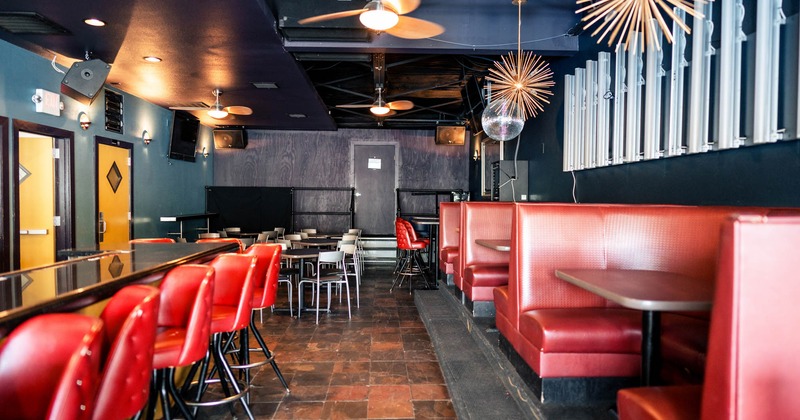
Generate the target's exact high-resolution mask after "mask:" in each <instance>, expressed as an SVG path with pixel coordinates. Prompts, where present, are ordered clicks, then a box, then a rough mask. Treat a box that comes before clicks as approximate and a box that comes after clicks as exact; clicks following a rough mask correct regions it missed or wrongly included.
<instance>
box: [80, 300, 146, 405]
mask: <svg viewBox="0 0 800 420" xmlns="http://www.w3.org/2000/svg"><path fill="white" fill-rule="evenodd" d="M159 295H160V292H159V290H158V289H156V288H155V287H152V286H145V285H134V286H127V287H124V288H123V289H121V290H120V291H118V292H117V293H116V294H114V296H113V297H112V298H111V300H110V301H109V302H108V304H107V305H106V307H105V308H104V309H103V313H102V314H101V315H100V319H102V320H103V324H104V325H105V336H106V342H107V344H108V345H109V348H108V351H107V352H104V353H105V354H106V357H105V366H104V368H103V373H102V379H101V381H100V386H99V387H98V390H97V398H96V400H95V409H94V413H93V415H92V418H94V419H103V420H109V419H110V420H114V419H120V420H121V419H125V418H128V417H131V416H133V415H134V414H136V413H137V412H138V411H139V410H141V409H142V408H143V407H144V405H145V404H146V403H147V396H148V394H149V390H150V378H151V376H152V372H153V351H154V343H155V338H156V326H157V325H158V308H159V303H160V298H159Z"/></svg>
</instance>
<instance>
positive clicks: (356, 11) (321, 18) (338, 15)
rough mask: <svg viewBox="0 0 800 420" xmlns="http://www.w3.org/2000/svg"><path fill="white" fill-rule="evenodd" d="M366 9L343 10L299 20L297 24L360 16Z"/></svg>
mask: <svg viewBox="0 0 800 420" xmlns="http://www.w3.org/2000/svg"><path fill="white" fill-rule="evenodd" d="M366 11H367V9H354V10H345V11H344V12H336V13H328V14H327V15H319V16H311V17H307V18H305V19H300V20H298V21H297V23H299V24H301V25H305V24H306V23H314V22H322V21H324V20H332V19H341V18H345V17H349V16H355V15H360V14H362V13H364V12H366Z"/></svg>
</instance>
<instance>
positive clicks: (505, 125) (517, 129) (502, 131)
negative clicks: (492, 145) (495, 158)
mask: <svg viewBox="0 0 800 420" xmlns="http://www.w3.org/2000/svg"><path fill="white" fill-rule="evenodd" d="M481 125H482V126H483V131H484V132H485V133H486V135H487V136H489V137H491V138H493V139H495V140H498V141H507V140H511V139H513V138H514V137H517V136H518V135H519V133H521V132H522V128H523V127H524V126H525V120H524V119H523V118H522V115H521V113H520V112H519V109H518V108H517V105H516V104H515V103H514V102H511V101H508V100H505V99H501V100H497V101H491V102H489V106H488V107H486V109H485V110H484V111H483V115H482V116H481Z"/></svg>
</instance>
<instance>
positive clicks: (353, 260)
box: [338, 241, 361, 308]
mask: <svg viewBox="0 0 800 420" xmlns="http://www.w3.org/2000/svg"><path fill="white" fill-rule="evenodd" d="M342 242H345V241H342ZM338 250H339V251H342V252H344V269H345V271H346V272H347V273H348V274H352V275H354V276H355V278H356V283H355V284H356V308H360V307H361V293H360V288H361V264H360V261H359V259H360V258H359V256H358V249H357V248H356V245H355V244H345V243H342V244H341V245H339V248H338Z"/></svg>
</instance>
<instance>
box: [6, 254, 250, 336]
mask: <svg viewBox="0 0 800 420" xmlns="http://www.w3.org/2000/svg"><path fill="white" fill-rule="evenodd" d="M236 251H238V245H236V244H233V243H205V244H198V243H174V244H169V243H166V244H165V243H146V244H135V245H129V246H128V247H127V248H126V249H119V250H114V251H98V250H94V251H93V252H94V255H84V256H82V257H78V258H75V259H72V260H68V261H62V262H58V263H55V264H50V265H47V266H42V267H37V268H32V269H26V270H18V271H12V272H8V273H0V337H4V336H5V335H7V334H8V333H9V332H10V331H11V330H12V329H13V328H14V327H16V326H17V325H19V324H20V323H22V322H23V321H25V320H26V319H28V318H31V317H33V316H35V315H40V314H44V313H50V312H72V311H75V310H78V309H80V308H83V307H85V306H88V305H91V304H93V303H96V302H100V301H101V300H104V299H108V298H110V297H111V296H113V295H114V293H116V292H117V291H118V290H120V289H122V288H123V287H125V286H127V285H130V284H143V283H144V284H146V283H152V282H156V281H158V280H161V278H162V277H163V276H164V275H165V274H166V273H167V271H169V270H170V269H171V268H173V267H176V266H178V265H181V264H186V263H203V262H206V261H210V260H211V259H213V258H214V257H215V256H217V255H218V254H220V253H223V252H236ZM82 253H85V254H88V253H90V252H89V250H84V252H82ZM76 254H77V253H76Z"/></svg>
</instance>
